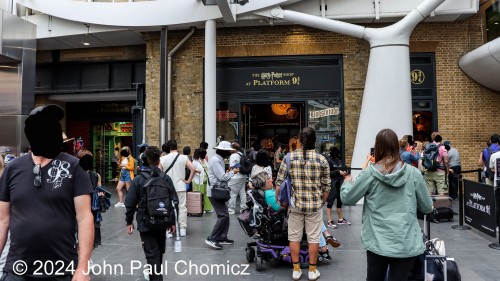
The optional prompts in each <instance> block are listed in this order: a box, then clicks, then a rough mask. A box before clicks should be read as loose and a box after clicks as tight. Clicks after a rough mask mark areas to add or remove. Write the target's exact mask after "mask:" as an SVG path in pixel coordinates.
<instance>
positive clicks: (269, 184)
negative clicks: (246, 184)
mask: <svg viewBox="0 0 500 281" xmlns="http://www.w3.org/2000/svg"><path fill="white" fill-rule="evenodd" d="M272 188H273V179H271V178H267V180H266V185H264V190H268V189H272Z"/></svg>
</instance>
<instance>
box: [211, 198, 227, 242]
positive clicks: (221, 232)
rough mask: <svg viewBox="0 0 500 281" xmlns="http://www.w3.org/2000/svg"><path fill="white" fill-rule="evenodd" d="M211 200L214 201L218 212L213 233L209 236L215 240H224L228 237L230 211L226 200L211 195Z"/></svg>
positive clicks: (214, 206) (213, 203) (213, 204)
mask: <svg viewBox="0 0 500 281" xmlns="http://www.w3.org/2000/svg"><path fill="white" fill-rule="evenodd" d="M209 199H210V202H212V207H213V208H214V210H215V213H216V214H217V221H216V222H215V225H214V228H213V230H212V233H211V234H210V236H209V237H208V238H209V239H210V240H213V241H224V240H226V239H227V233H228V231H229V212H228V210H227V206H226V202H224V201H219V200H215V199H213V198H212V197H209Z"/></svg>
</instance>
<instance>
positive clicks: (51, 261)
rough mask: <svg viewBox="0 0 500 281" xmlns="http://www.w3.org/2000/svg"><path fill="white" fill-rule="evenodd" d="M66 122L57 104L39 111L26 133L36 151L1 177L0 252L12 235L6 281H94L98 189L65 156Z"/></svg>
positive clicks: (30, 118) (74, 160) (29, 121)
mask: <svg viewBox="0 0 500 281" xmlns="http://www.w3.org/2000/svg"><path fill="white" fill-rule="evenodd" d="M63 117H64V111H63V110H62V109H61V108H60V107H59V106H56V105H48V106H41V107H38V108H35V109H34V110H33V111H32V112H31V113H30V115H29V116H28V118H27V119H26V121H25V125H26V127H25V129H24V131H25V133H26V137H27V138H28V140H29V142H30V144H31V148H32V151H33V152H32V153H28V154H26V155H23V156H22V157H19V158H18V159H16V160H15V161H13V162H12V163H11V164H10V165H9V166H8V167H7V168H6V169H5V171H4V173H3V175H2V177H1V178H0V252H1V250H3V247H4V245H5V241H6V239H7V233H8V231H9V230H10V233H11V236H10V237H11V246H10V249H9V254H8V256H7V262H6V264H5V268H4V269H3V270H4V273H3V277H2V280H29V279H31V277H36V278H37V280H61V281H62V280H64V281H66V280H68V281H69V280H74V281H76V280H78V281H80V280H90V278H89V275H88V274H85V273H86V272H88V260H89V259H90V254H91V252H92V245H93V236H94V227H93V216H92V213H91V210H90V194H91V193H92V192H93V189H92V184H91V182H90V179H89V177H88V175H87V174H86V173H85V172H84V171H83V169H82V168H81V167H80V165H79V164H78V159H77V158H76V157H73V156H71V155H68V154H66V153H61V146H62V130H61V125H60V123H59V121H60V120H61V119H62V118H63ZM77 225H78V247H77V241H76V237H75V233H76V229H77ZM20 263H23V264H24V265H26V266H25V267H19V264H20ZM52 269H53V270H52ZM46 270H47V272H46Z"/></svg>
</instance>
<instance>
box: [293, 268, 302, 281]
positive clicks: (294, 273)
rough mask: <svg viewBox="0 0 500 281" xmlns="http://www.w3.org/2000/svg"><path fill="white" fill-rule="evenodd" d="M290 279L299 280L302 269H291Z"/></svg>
mask: <svg viewBox="0 0 500 281" xmlns="http://www.w3.org/2000/svg"><path fill="white" fill-rule="evenodd" d="M292 272H293V273H292V279H293V280H294V281H297V280H300V277H302V270H299V271H295V270H293V269H292Z"/></svg>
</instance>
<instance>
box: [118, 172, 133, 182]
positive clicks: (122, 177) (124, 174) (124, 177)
mask: <svg viewBox="0 0 500 281" xmlns="http://www.w3.org/2000/svg"><path fill="white" fill-rule="evenodd" d="M120 181H122V182H131V180H130V171H129V170H122V172H121V174H120Z"/></svg>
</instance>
